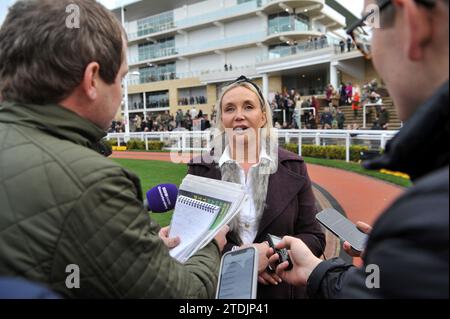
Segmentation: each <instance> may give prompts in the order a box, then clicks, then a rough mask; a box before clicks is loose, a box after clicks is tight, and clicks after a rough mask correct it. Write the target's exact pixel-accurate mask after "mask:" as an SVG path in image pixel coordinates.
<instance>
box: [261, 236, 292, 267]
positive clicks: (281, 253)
mask: <svg viewBox="0 0 450 319" xmlns="http://www.w3.org/2000/svg"><path fill="white" fill-rule="evenodd" d="M266 240H267V242H268V243H269V246H270V247H271V248H273V250H274V251H275V253H277V254H278V257H279V259H278V263H277V264H278V265H279V264H281V263H283V262H285V261H287V262H288V263H289V266H288V268H286V270H292V268H293V265H292V261H291V258H290V257H289V253H288V251H287V249H277V248H275V246H276V245H277V244H278V243H279V242H280V241H282V239H281V238H280V237H278V236H275V235H271V234H267V236H266Z"/></svg>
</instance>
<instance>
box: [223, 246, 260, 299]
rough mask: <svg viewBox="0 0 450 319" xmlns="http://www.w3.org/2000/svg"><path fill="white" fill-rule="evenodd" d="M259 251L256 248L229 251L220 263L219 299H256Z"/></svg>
mask: <svg viewBox="0 0 450 319" xmlns="http://www.w3.org/2000/svg"><path fill="white" fill-rule="evenodd" d="M257 283H258V251H257V250H256V248H255V247H248V248H243V249H239V250H234V251H229V252H227V253H226V254H224V255H223V257H222V261H221V263H220V271H219V284H218V286H217V293H216V298H217V299H256V290H257Z"/></svg>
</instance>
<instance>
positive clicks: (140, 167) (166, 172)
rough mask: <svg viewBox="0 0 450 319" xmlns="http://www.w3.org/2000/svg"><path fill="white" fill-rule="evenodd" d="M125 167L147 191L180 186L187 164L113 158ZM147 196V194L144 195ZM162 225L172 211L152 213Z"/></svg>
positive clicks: (341, 165) (333, 163)
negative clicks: (158, 187) (169, 184)
mask: <svg viewBox="0 0 450 319" xmlns="http://www.w3.org/2000/svg"><path fill="white" fill-rule="evenodd" d="M112 160H113V161H115V162H117V163H119V164H120V165H122V166H123V167H126V168H127V169H129V170H130V171H132V172H134V173H135V174H136V175H138V176H139V178H140V179H141V184H142V190H143V192H144V193H145V192H146V191H147V190H149V189H150V188H152V187H154V186H156V185H158V184H162V183H171V184H175V185H177V186H179V185H180V184H181V181H182V180H183V178H184V177H185V176H186V173H187V166H186V165H185V164H173V163H169V162H161V161H147V160H129V159H112ZM305 161H306V162H307V163H309V164H316V165H322V166H327V167H334V168H338V169H342V170H346V171H351V172H355V173H358V174H362V175H368V176H371V177H374V178H377V179H381V180H383V181H386V182H390V183H393V184H396V185H400V186H403V187H409V186H411V182H410V181H409V180H406V179H404V178H400V177H397V176H392V175H388V174H383V173H380V172H377V171H369V170H366V169H364V168H362V167H361V165H360V164H357V163H347V162H344V161H338V160H327V159H319V158H311V157H306V158H305ZM144 196H145V195H144ZM151 216H152V218H153V219H154V220H156V221H157V222H158V223H159V224H160V225H161V226H163V227H164V226H167V225H169V223H170V220H171V218H172V212H168V213H165V214H152V215H151Z"/></svg>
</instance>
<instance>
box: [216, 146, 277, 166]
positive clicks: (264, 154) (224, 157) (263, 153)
mask: <svg viewBox="0 0 450 319" xmlns="http://www.w3.org/2000/svg"><path fill="white" fill-rule="evenodd" d="M263 158H265V159H267V160H269V161H271V162H273V160H272V159H271V158H270V156H269V155H267V152H266V150H265V147H261V148H260V151H259V161H258V163H260V162H261V160H262V159H263ZM227 162H236V161H235V160H234V159H232V158H231V155H230V145H227V146H226V147H225V149H224V151H223V153H222V156H221V157H220V159H219V167H222V165H223V164H225V163H227ZM256 165H258V164H256Z"/></svg>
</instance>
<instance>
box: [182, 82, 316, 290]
mask: <svg viewBox="0 0 450 319" xmlns="http://www.w3.org/2000/svg"><path fill="white" fill-rule="evenodd" d="M216 110H217V122H216V123H217V124H216V128H215V130H214V132H215V138H214V140H213V142H212V145H213V150H212V152H211V156H210V157H205V156H203V157H202V159H201V160H199V159H198V158H197V159H194V160H193V161H192V162H191V163H190V164H189V174H193V175H198V176H203V177H207V178H213V179H219V180H224V181H228V182H234V183H238V184H242V185H245V187H246V189H247V194H248V196H249V200H248V201H247V202H246V204H245V205H244V208H243V209H242V211H241V212H240V213H239V214H238V216H237V217H235V219H233V221H232V222H231V224H230V225H229V226H230V229H231V231H230V233H229V234H228V238H227V239H228V244H227V246H226V247H225V249H224V252H225V251H227V250H231V249H235V248H237V247H239V246H243V245H254V246H255V247H256V248H258V250H259V251H260V253H262V251H263V250H264V246H262V245H261V244H257V243H263V242H264V241H265V240H266V236H267V234H272V235H276V236H279V237H283V236H285V235H289V236H295V237H298V238H300V239H302V240H303V241H304V242H305V244H306V245H307V246H308V247H309V248H310V249H311V250H312V251H313V252H314V254H315V255H316V256H320V255H321V254H322V253H323V251H324V248H325V236H324V234H323V233H322V230H321V227H320V226H319V224H318V223H317V222H316V220H315V214H316V206H315V198H314V195H313V192H312V188H311V181H310V179H309V176H308V173H307V170H306V165H305V163H304V161H303V159H301V158H300V157H299V156H297V155H295V154H293V153H290V152H288V151H285V150H283V149H281V148H278V146H277V142H278V139H277V137H276V136H275V134H274V130H273V127H272V114H271V110H270V106H269V104H268V103H267V102H266V100H265V99H264V97H263V96H262V94H261V91H260V89H259V88H258V86H257V85H256V84H254V83H253V82H251V81H250V80H248V79H247V78H246V77H244V76H241V77H240V78H239V79H237V80H236V81H235V82H233V83H232V84H230V85H229V86H227V87H225V88H224V89H223V92H222V95H221V97H220V99H219V100H218V103H217V105H216ZM263 245H265V244H263ZM278 281H281V280H280V279H279V278H278V277H277V276H276V275H275V274H273V273H271V272H270V271H264V272H262V273H260V277H259V283H260V284H259V286H258V298H263V299H265V298H283V299H288V298H302V297H304V295H305V294H304V291H303V290H302V288H294V287H293V286H290V285H288V284H286V283H280V282H278Z"/></svg>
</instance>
